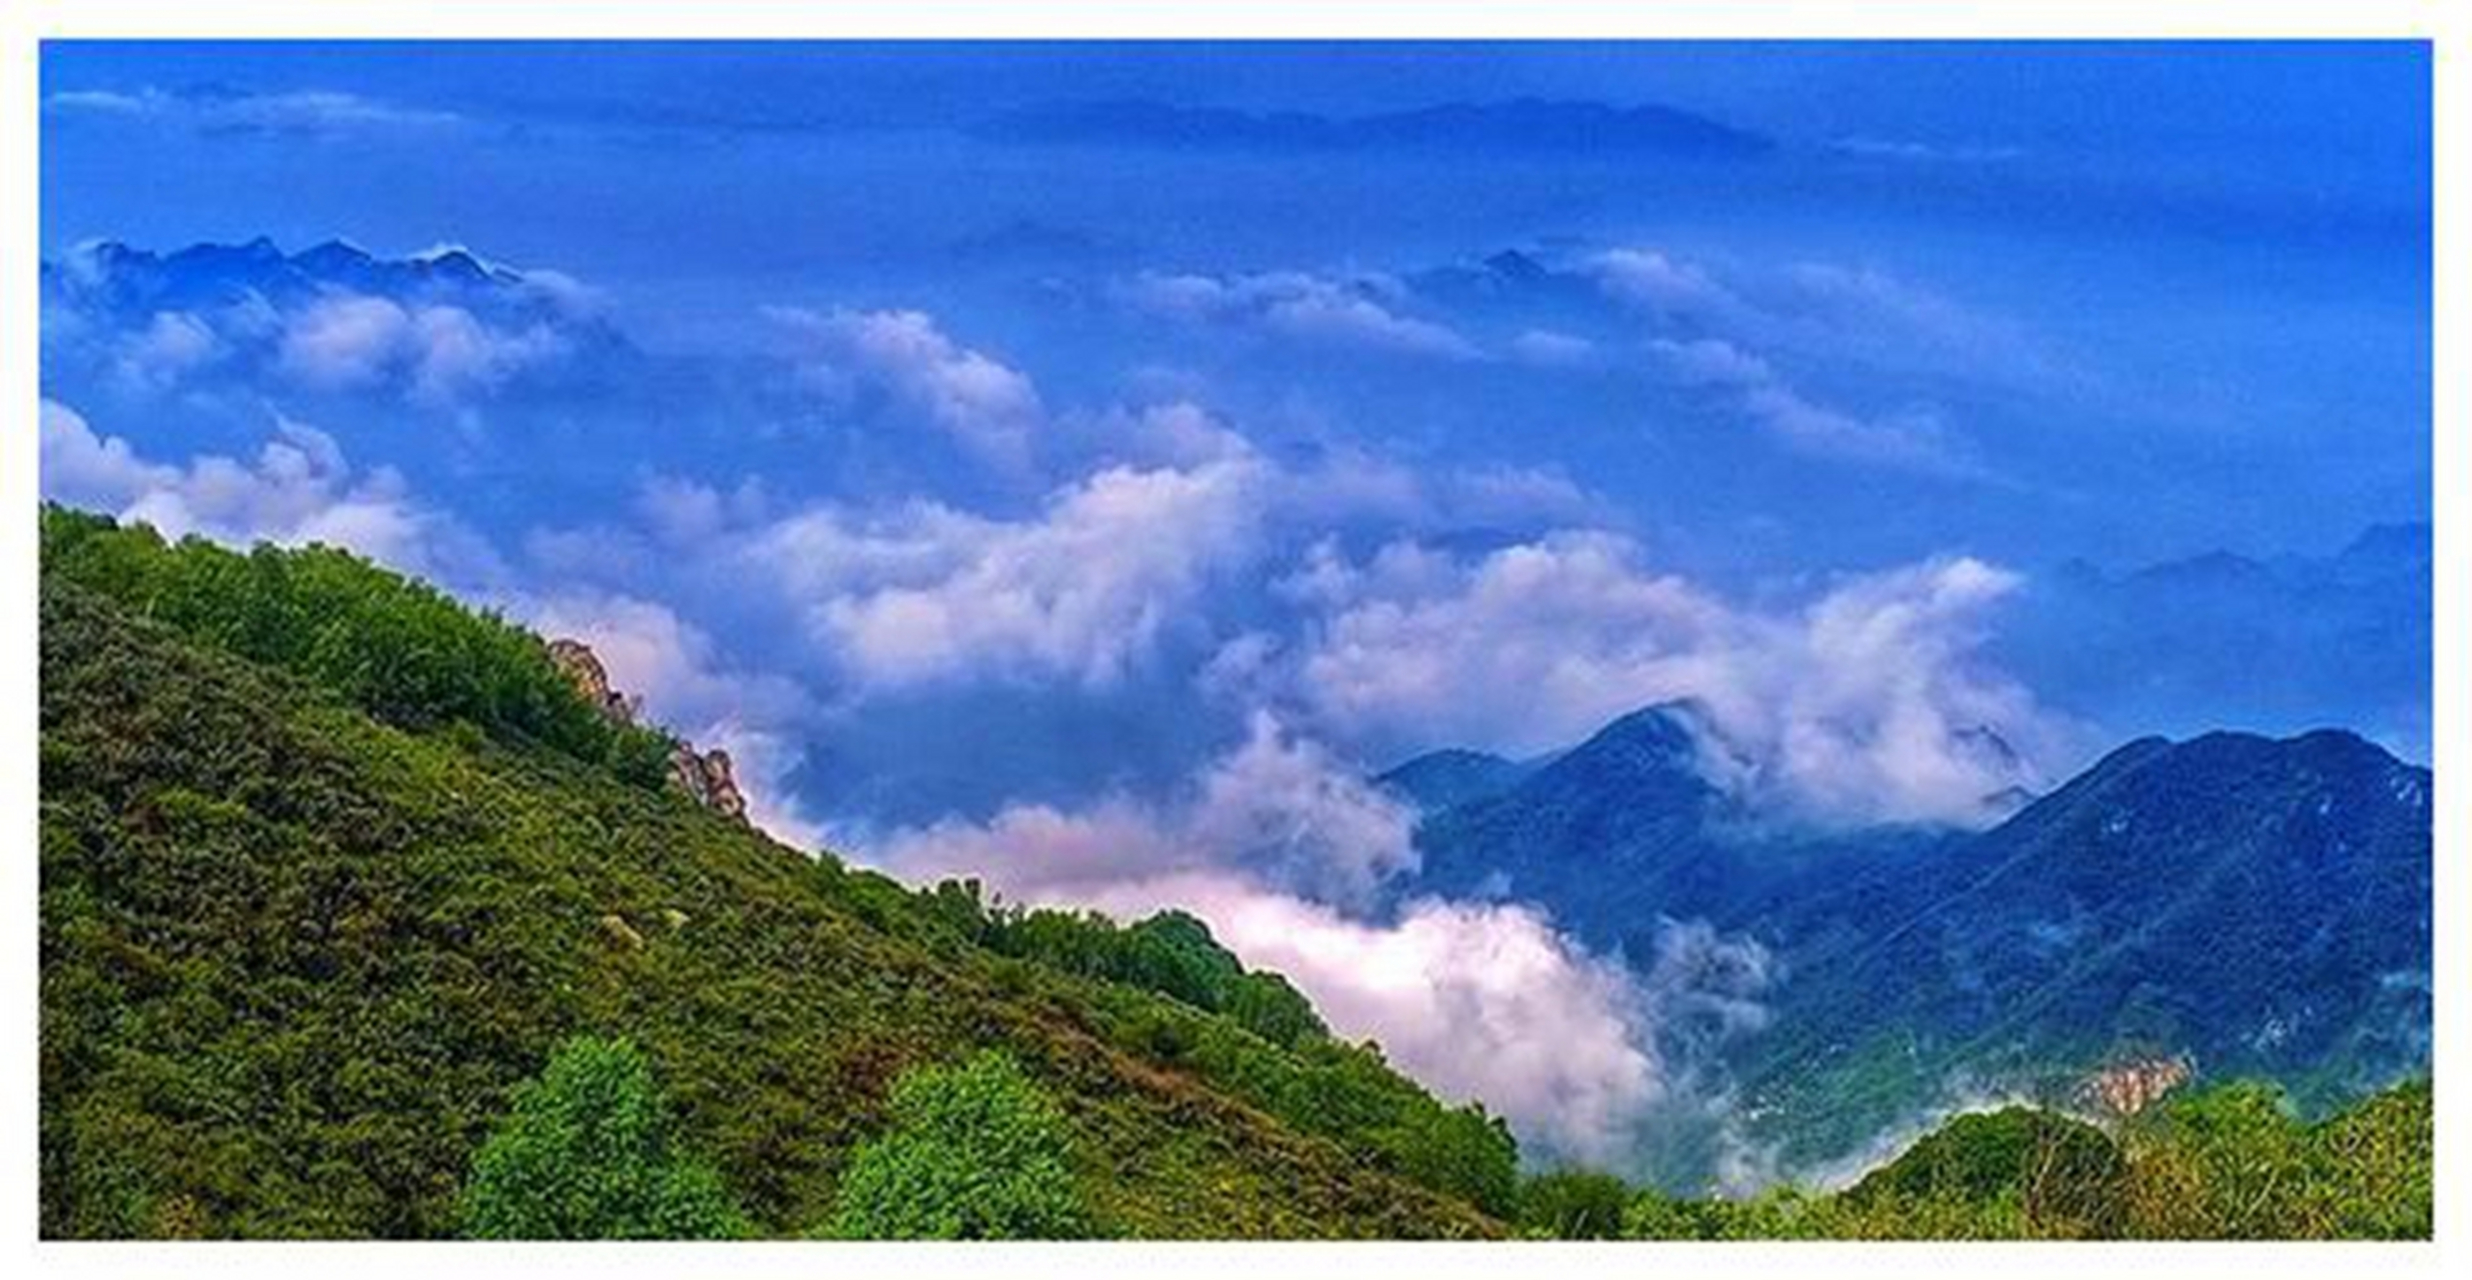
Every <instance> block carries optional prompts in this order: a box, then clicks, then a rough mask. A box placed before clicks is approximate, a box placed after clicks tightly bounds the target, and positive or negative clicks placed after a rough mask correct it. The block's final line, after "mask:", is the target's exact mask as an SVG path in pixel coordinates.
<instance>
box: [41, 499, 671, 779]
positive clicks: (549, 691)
mask: <svg viewBox="0 0 2472 1280" xmlns="http://www.w3.org/2000/svg"><path fill="white" fill-rule="evenodd" d="M42 559H43V572H44V574H45V576H46V577H47V578H59V579H64V580H67V581H72V582H76V583H79V584H80V585H82V586H85V587H86V588H88V589H89V590H93V591H96V592H100V593H101V594H103V595H106V596H108V597H110V598H111V599H113V600H115V601H118V602H119V603H120V605H121V607H122V608H124V609H126V610H128V611H129V612H131V613H133V614H136V615H137V616H139V617H144V618H151V619H153V620H155V621H158V622H161V623H163V624H165V625H167V626H169V627H171V628H172V629H173V630H175V631H178V632H179V633H180V634H182V635H183V636H185V637H187V638H189V639H191V640H195V641H197V642H199V643H201V644H205V645H208V646H211V647H213V648H216V649H219V650H221V651H223V652H226V653H229V654H232V655H234V656H235V657H239V658H244V659H247V660H248V661H250V662H255V663H260V664H263V665H266V666H270V667H275V668H278V669H281V670H283V671H287V672H291V673H293V674H295V675H298V676H301V677H302V678H304V679H306V680H308V681H310V682H311V683H313V684H316V685H317V686H319V687H320V688H323V689H326V690H328V691H330V692H332V693H335V694H337V695H339V696H341V697H342V698H344V699H345V700H346V701H348V702H350V703H352V704H353V705H355V706H357V707H359V708H360V709H362V710H363V711H366V712H368V713H369V714H370V715H372V716H374V717H376V718H377V719H378V720H380V721H381V722H383V723H386V724H389V725H393V726H395V727H396V728H399V729H408V730H412V731H415V732H419V731H423V730H429V729H437V728H443V727H446V726H450V725H456V724H462V725H467V726H470V728H471V729H473V730H476V731H478V732H480V733H482V734H485V735H487V736H489V737H490V738H493V739H495V740H497V741H499V742H502V743H507V744H511V745H525V744H535V745H538V746H541V747H545V748H547V749H549V750H552V751H558V752H563V753H565V754H567V755H570V756H573V757H575V758H576V759H578V760H583V761H587V762H593V763H599V764H604V765H606V766H608V767H609V769H610V770H611V771H612V772H614V773H616V774H617V775H619V776H620V777H622V778H625V779H627V780H629V781H631V782H634V783H636V784H638V785H641V786H648V787H654V786H659V785H661V782H662V780H663V779H664V778H666V777H667V776H668V769H669V753H670V747H671V745H672V743H671V742H670V740H669V739H668V738H667V737H665V736H663V735H661V734H660V733H657V732H655V731H653V730H650V729H645V728H640V727H635V726H629V725H622V724H617V723H613V722H612V721H611V720H610V719H609V718H608V717H606V716H604V715H603V714H601V712H600V710H599V709H598V708H596V707H594V706H593V705H592V704H591V703H590V702H588V701H586V700H585V699H584V698H583V697H582V696H581V695H580V694H578V693H577V692H576V690H575V687H574V685H573V684H572V683H571V682H570V681H569V680H568V679H567V678H566V676H564V675H563V674H561V673H560V672H559V670H558V668H557V666H556V664H554V663H552V662H551V661H550V657H549V648H548V646H547V645H545V644H543V643H542V642H541V640H540V638H539V637H537V636H535V635H533V634H532V633H530V632H528V631H525V630H523V629H521V628H519V627H515V626H512V625H510V624H508V623H506V622H504V621H501V620H500V619H498V618H496V617H493V616H491V615H488V614H480V613H474V612H472V611H470V610H468V609H466V608H464V607H463V606H462V605H460V604H457V603H456V602H455V601H453V600H451V599H449V598H447V597H446V596H445V595H443V594H440V593H439V592H438V591H437V590H435V589H434V588H431V587H429V586H426V585H423V584H421V583H418V582H413V581H410V580H408V579H405V578H402V577H398V576H396V575H394V574H391V573H386V572H383V571H380V570H377V569H374V568H372V567H371V566H370V565H369V564H368V563H367V562H366V561H363V560H360V559H358V558H356V557H354V556H352V555H350V554H348V553H345V552H342V551H336V550H333V549H331V548H327V547H314V546H313V547H307V548H303V549H301V550H296V551H286V550H281V549H278V548H275V547H271V546H260V547H258V548H257V549H256V550H254V551H252V552H250V553H249V554H247V555H242V554H239V553H237V552H233V551H228V550H225V549H224V548H222V547H219V546H216V545H215V544H214V543H211V542H208V541H206V540H205V539H203V538H188V539H185V540H183V541H181V542H180V543H178V544H176V545H166V544H165V543H164V542H163V540H162V539H161V538H159V537H157V536H156V535H155V532H154V530H152V529H150V528H147V527H146V526H144V525H137V526H133V527H131V528H127V529H123V528H120V527H119V526H117V525H115V524H114V523H113V522H112V521H111V520H110V519H109V518H108V517H104V516H96V515H88V514H86V513H84V512H78V511H70V510H67V509H65V508H61V507H49V506H47V507H45V508H44V509H43V534H42Z"/></svg>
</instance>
